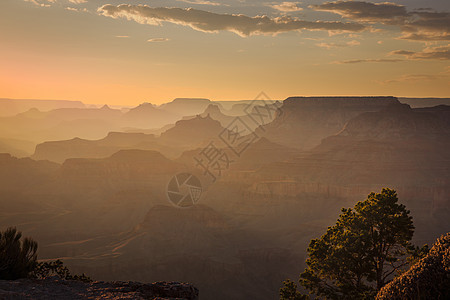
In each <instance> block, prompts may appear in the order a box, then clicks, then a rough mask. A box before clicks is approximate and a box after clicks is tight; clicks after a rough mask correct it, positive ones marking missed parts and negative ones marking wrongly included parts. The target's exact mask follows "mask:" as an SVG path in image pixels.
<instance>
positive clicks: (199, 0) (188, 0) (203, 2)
mask: <svg viewBox="0 0 450 300" xmlns="http://www.w3.org/2000/svg"><path fill="white" fill-rule="evenodd" d="M177 1H180V2H185V3H189V4H197V5H213V6H219V5H223V6H228V5H226V4H221V3H217V2H211V1H206V0H177Z"/></svg>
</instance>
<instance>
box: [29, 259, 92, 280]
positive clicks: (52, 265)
mask: <svg viewBox="0 0 450 300" xmlns="http://www.w3.org/2000/svg"><path fill="white" fill-rule="evenodd" d="M53 275H58V276H59V277H60V278H61V279H65V280H78V281H83V282H91V281H92V279H91V278H90V277H88V276H86V275H85V274H84V273H83V274H81V275H72V274H70V271H69V269H68V268H67V267H66V266H64V263H63V262H62V261H61V260H59V259H58V260H55V261H49V262H39V263H37V264H36V267H35V269H34V271H33V277H35V278H38V279H43V278H46V277H49V276H53Z"/></svg>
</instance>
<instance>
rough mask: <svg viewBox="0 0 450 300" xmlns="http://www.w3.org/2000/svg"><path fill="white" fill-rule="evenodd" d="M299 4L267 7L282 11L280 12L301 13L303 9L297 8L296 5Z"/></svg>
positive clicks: (283, 3) (285, 3) (288, 3)
mask: <svg viewBox="0 0 450 300" xmlns="http://www.w3.org/2000/svg"><path fill="white" fill-rule="evenodd" d="M300 3H301V2H282V3H279V4H272V5H269V6H270V7H272V8H273V9H276V10H279V11H282V12H294V11H301V10H303V8H301V7H298V4H300Z"/></svg>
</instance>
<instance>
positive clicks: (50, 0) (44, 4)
mask: <svg viewBox="0 0 450 300" xmlns="http://www.w3.org/2000/svg"><path fill="white" fill-rule="evenodd" d="M25 2H31V3H33V4H34V5H37V6H41V7H50V6H51V4H52V3H55V2H56V0H39V1H38V0H25ZM49 3H50V4H49Z"/></svg>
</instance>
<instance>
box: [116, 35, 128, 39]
mask: <svg viewBox="0 0 450 300" xmlns="http://www.w3.org/2000/svg"><path fill="white" fill-rule="evenodd" d="M129 37H130V36H129V35H116V38H119V39H127V38H129Z"/></svg>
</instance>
